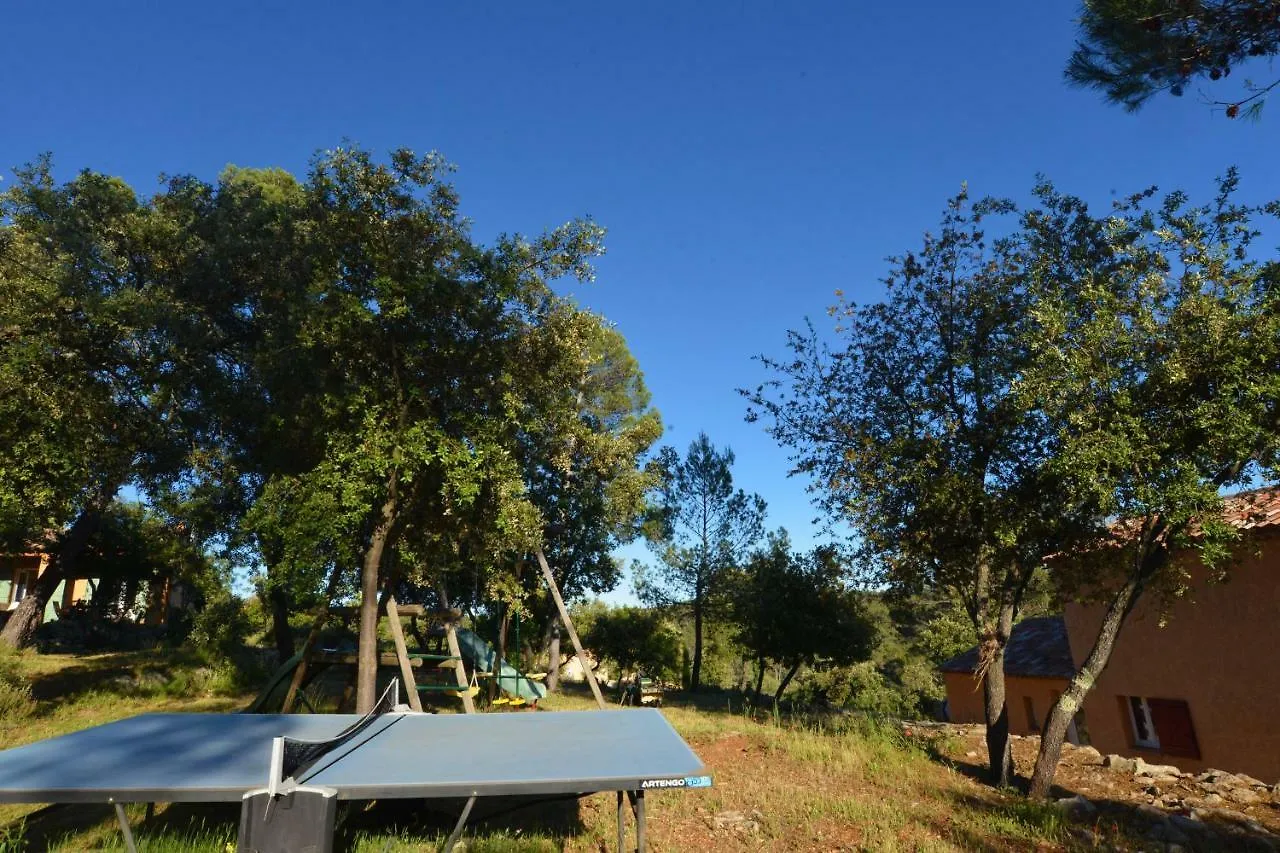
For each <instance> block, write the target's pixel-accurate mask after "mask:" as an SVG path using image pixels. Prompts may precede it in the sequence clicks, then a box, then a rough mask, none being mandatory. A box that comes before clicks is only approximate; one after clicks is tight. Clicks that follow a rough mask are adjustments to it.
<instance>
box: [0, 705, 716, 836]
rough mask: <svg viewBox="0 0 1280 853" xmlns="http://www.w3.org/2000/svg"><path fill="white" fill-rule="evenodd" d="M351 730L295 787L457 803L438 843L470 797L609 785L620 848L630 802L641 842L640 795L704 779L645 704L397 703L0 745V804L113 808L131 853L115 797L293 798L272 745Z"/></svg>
mask: <svg viewBox="0 0 1280 853" xmlns="http://www.w3.org/2000/svg"><path fill="white" fill-rule="evenodd" d="M398 708H403V706H398ZM365 719H366V720H367V718H365ZM353 724H360V725H366V726H367V727H366V728H363V729H360V730H359V731H358V732H357V733H356V734H355V735H354V736H353V737H352V738H351V739H350V741H349V742H344V743H341V745H339V746H338V747H337V748H334V749H332V750H331V751H329V752H326V753H324V754H323V755H322V756H321V757H319V758H317V759H314V762H313V763H311V764H310V765H309V766H307V767H306V768H305V769H303V770H301V771H300V772H298V773H296V775H295V776H294V777H293V778H292V779H290V780H289V784H290V786H292V785H295V784H296V786H297V789H298V790H299V791H302V790H321V791H325V792H327V793H326V796H327V797H332V798H334V799H335V800H374V799H409V798H423V799H426V798H463V799H465V800H466V805H465V807H464V808H463V810H462V814H461V817H460V818H459V820H458V823H457V826H456V828H455V830H454V832H453V834H452V835H451V836H450V839H449V841H447V842H446V845H445V849H446V850H451V849H452V846H453V843H454V842H455V841H456V840H457V838H458V837H460V835H461V833H462V830H463V828H464V826H465V824H466V820H467V817H468V815H469V813H470V811H471V807H472V806H473V805H474V804H475V801H476V798H477V797H486V796H503V795H546V796H548V797H554V796H557V795H559V796H585V795H588V794H592V793H597V792H609V791H616V792H617V801H618V802H617V808H618V848H619V850H621V849H622V848H623V845H624V843H625V838H626V827H625V816H624V797H625V799H626V800H627V801H629V803H630V806H631V809H630V810H631V811H632V813H633V815H634V818H635V823H636V847H637V849H639V850H643V849H644V846H645V822H644V796H645V792H646V791H649V790H655V789H656V790H671V789H687V788H698V787H708V786H710V785H711V776H710V774H709V772H708V770H707V768H706V767H705V766H704V765H703V763H702V761H701V760H699V758H698V757H697V755H695V754H694V752H693V750H691V749H690V748H689V746H688V745H687V744H686V743H685V742H684V740H683V739H681V737H680V736H679V735H678V734H677V733H676V732H675V730H674V729H672V727H671V725H670V724H669V723H668V722H667V721H666V719H665V718H664V717H663V716H662V714H661V713H660V712H659V711H657V710H652V709H637V710H609V711H563V712H538V713H523V714H474V715H463V714H457V715H453V714H438V715H437V714H417V713H404V712H399V711H397V712H392V713H384V714H381V715H379V716H377V717H376V718H374V719H373V720H372V721H371V722H367V723H366V722H362V718H358V717H356V716H355V715H346V714H315V715H303V714H296V715H281V714H144V715H141V716H137V717H132V718H129V719H125V720H120V721H118V722H114V723H107V724H105V725H101V726H96V727H94V728H90V729H85V730H83V731H79V732H74V733H72V734H68V735H63V736H61V737H56V738H51V739H48V740H44V741H40V742H37V743H33V744H29V745H27V746H21V747H16V748H13V749H8V750H4V751H0V803H110V804H114V805H115V807H116V815H117V818H118V820H119V821H120V827H121V831H122V833H123V834H124V838H125V843H126V846H127V847H128V848H129V849H130V850H132V849H133V839H132V833H131V831H130V828H129V824H128V822H127V821H126V820H125V814H124V809H123V807H122V806H121V804H122V803H136V802H145V803H155V802H164V803H174V802H183V803H188V802H218V801H224V802H235V801H242V800H243V801H245V802H246V803H247V800H245V798H246V794H249V795H251V796H252V795H254V794H255V793H256V794H261V793H262V792H263V791H264V790H265V789H264V785H265V786H268V788H269V789H270V790H271V792H272V794H273V795H276V796H279V795H280V794H281V793H284V794H289V793H291V790H289V789H284V790H281V789H279V788H278V783H279V781H280V780H278V779H276V778H273V771H272V767H273V764H272V761H273V757H272V753H273V744H274V743H276V742H278V741H277V739H279V738H282V737H283V738H287V739H291V740H298V741H302V742H307V741H318V742H323V741H325V739H326V738H332V737H333V736H334V735H335V734H336V733H339V732H341V731H342V730H343V729H344V728H347V727H349V726H353ZM245 809H247V806H245ZM299 812H300V813H301V812H302V810H301V809H299ZM245 825H246V824H245V812H244V811H243V810H242V818H241V833H240V837H241V845H240V846H241V850H244V851H247V850H250V849H254V850H258V849H261V850H264V851H265V848H259V847H248V846H246V843H245V834H246V833H245ZM329 832H330V836H331V835H332V818H330V822H329ZM330 844H331V841H330ZM285 846H288V845H285ZM322 848H323V845H320V846H317V847H314V848H311V849H317V850H318V849H322ZM294 849H297V848H294ZM323 849H331V848H323Z"/></svg>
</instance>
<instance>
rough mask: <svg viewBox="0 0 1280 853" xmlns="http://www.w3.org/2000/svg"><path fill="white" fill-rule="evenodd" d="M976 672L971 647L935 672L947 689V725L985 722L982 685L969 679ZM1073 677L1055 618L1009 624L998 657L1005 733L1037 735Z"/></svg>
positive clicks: (1068, 653) (1064, 635) (1060, 626)
mask: <svg viewBox="0 0 1280 853" xmlns="http://www.w3.org/2000/svg"><path fill="white" fill-rule="evenodd" d="M977 667H978V647H977V646H974V647H973V648H971V649H969V650H968V651H966V652H964V653H963V654H959V655H956V656H955V657H953V658H952V659H951V660H949V661H947V662H946V663H944V664H943V665H942V666H941V667H940V669H941V670H942V678H943V681H945V682H946V685H947V719H949V720H950V721H951V722H953V723H981V722H983V721H984V720H985V719H986V715H985V712H984V710H983V703H984V699H983V691H982V680H981V679H980V678H977V677H976V676H975V674H974V672H975V670H976V669H977ZM1075 672H1076V668H1075V664H1074V663H1072V659H1071V648H1070V645H1069V643H1068V640H1067V626H1066V623H1065V622H1064V621H1063V618H1062V617H1061V616H1041V617H1037V618H1034V619H1025V620H1023V621H1022V622H1019V623H1018V624H1017V625H1014V626H1013V633H1012V634H1011V635H1010V636H1009V643H1008V645H1007V646H1005V652H1004V690H1005V703H1006V704H1007V705H1008V708H1009V731H1010V733H1012V734H1016V735H1030V734H1039V733H1040V728H1041V726H1043V725H1044V720H1045V717H1046V716H1047V715H1048V713H1049V709H1050V708H1051V707H1052V706H1053V703H1054V702H1056V701H1057V700H1058V696H1060V695H1061V694H1062V691H1064V690H1066V689H1067V681H1068V679H1070V678H1071V676H1073V675H1075ZM1075 729H1076V725H1075V724H1074V723H1073V724H1072V730H1071V731H1070V732H1068V739H1069V740H1071V742H1072V743H1078V742H1079V739H1078V735H1077V733H1076V731H1075Z"/></svg>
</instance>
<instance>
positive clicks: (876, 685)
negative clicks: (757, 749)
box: [793, 661, 918, 719]
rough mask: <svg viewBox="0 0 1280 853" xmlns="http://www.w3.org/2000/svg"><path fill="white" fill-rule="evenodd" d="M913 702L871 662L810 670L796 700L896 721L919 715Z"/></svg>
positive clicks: (802, 680)
mask: <svg viewBox="0 0 1280 853" xmlns="http://www.w3.org/2000/svg"><path fill="white" fill-rule="evenodd" d="M913 699H914V697H913V696H911V695H910V694H908V693H906V692H905V691H903V690H902V689H901V688H900V687H899V686H898V685H895V684H894V683H893V682H892V681H890V680H889V679H888V678H887V677H886V676H885V675H884V674H883V673H881V672H880V671H879V670H878V669H876V666H875V664H873V663H872V662H870V661H863V662H862V663H857V664H854V665H852V666H838V667H829V668H824V669H814V670H810V671H809V672H807V673H806V674H805V675H804V676H802V677H801V678H800V679H799V683H798V684H797V686H796V689H795V695H794V697H793V700H794V701H795V702H798V703H801V704H803V705H808V706H814V707H825V708H830V709H839V710H848V711H859V712H862V713H865V714H871V715H873V716H877V717H886V718H895V719H907V718H911V717H913V716H915V715H916V713H917V710H918V709H917V706H916V704H915V703H914V701H913Z"/></svg>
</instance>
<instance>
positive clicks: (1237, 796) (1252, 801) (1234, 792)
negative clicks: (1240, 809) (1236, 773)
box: [1227, 788, 1262, 806]
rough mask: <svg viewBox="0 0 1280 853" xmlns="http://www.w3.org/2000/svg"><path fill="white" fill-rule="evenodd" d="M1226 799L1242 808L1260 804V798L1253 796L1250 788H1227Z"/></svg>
mask: <svg viewBox="0 0 1280 853" xmlns="http://www.w3.org/2000/svg"><path fill="white" fill-rule="evenodd" d="M1227 798H1228V799H1230V800H1231V801H1232V802H1234V803H1239V804H1240V805H1242V806H1252V805H1256V804H1257V803H1260V802H1262V797H1260V796H1258V795H1257V794H1255V793H1254V792H1253V790H1252V789H1250V788H1228V789H1227Z"/></svg>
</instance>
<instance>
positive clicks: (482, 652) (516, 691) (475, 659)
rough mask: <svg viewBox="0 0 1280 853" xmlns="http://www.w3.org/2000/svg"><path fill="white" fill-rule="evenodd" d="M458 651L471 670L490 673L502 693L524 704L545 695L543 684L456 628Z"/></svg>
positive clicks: (471, 635) (471, 633)
mask: <svg viewBox="0 0 1280 853" xmlns="http://www.w3.org/2000/svg"><path fill="white" fill-rule="evenodd" d="M457 634H458V650H459V651H460V652H462V657H463V659H464V660H466V662H467V663H468V664H470V665H471V666H472V668H473V669H478V670H481V671H483V672H492V673H493V677H494V678H496V679H497V681H498V688H499V689H500V690H502V692H503V693H509V694H511V695H512V696H519V697H520V698H521V699H523V700H525V701H526V702H537V701H538V700H539V699H541V698H542V697H544V696H546V695H547V687H546V685H545V684H541V683H540V682H537V681H534V680H533V679H531V678H529V677H527V676H526V675H524V673H522V672H520V671H519V670H518V669H516V668H515V667H514V666H512V665H511V664H509V663H507V662H506V661H504V660H500V659H499V658H498V653H497V652H495V651H494V650H493V646H491V645H489V644H488V643H486V642H485V641H484V640H482V639H481V638H480V637H478V636H476V635H475V634H474V633H473V632H471V631H468V630H467V629H466V628H458V629H457Z"/></svg>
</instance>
